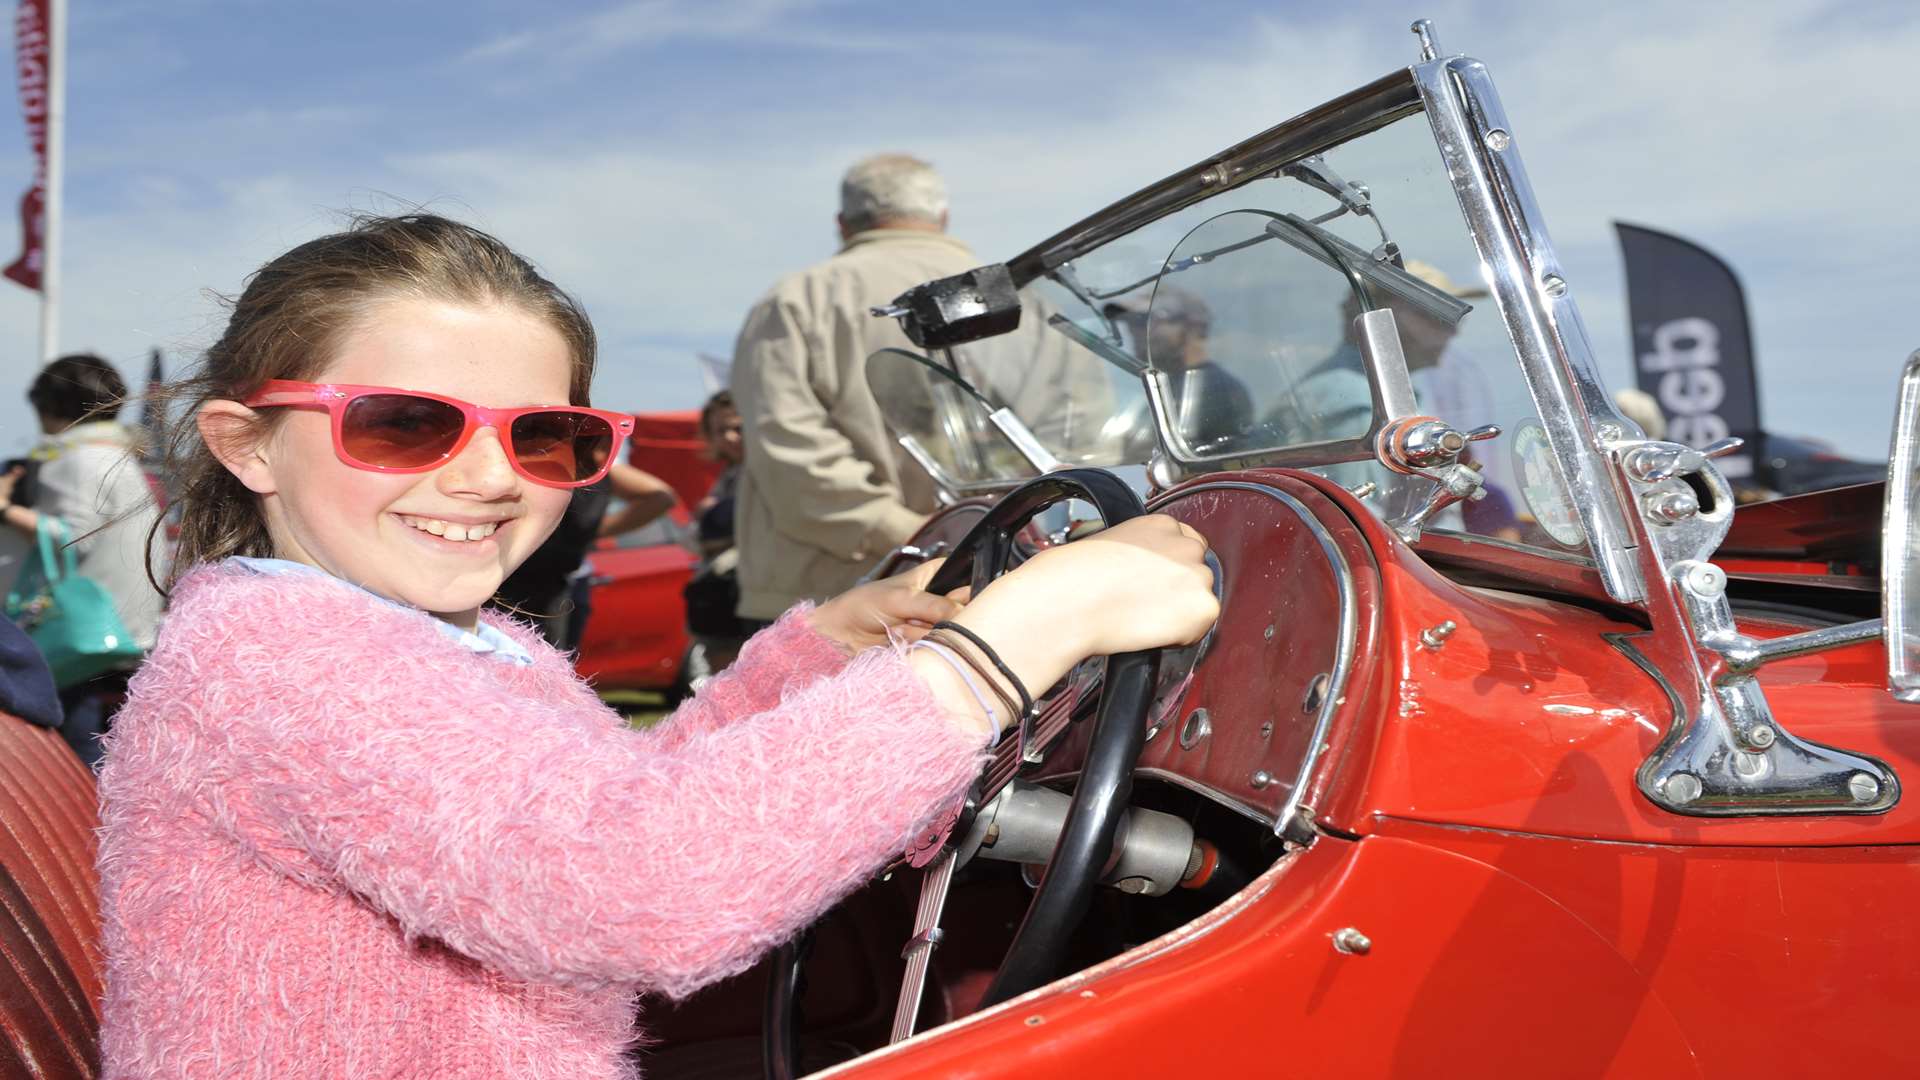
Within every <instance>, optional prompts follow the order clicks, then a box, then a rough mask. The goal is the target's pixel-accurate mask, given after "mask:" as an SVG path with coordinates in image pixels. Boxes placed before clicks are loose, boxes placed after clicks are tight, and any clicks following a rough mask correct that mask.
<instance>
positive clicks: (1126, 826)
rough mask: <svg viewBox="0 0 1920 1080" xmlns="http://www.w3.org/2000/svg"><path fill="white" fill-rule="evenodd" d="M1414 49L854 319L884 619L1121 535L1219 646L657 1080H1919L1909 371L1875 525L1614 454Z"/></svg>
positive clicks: (1500, 146)
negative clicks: (869, 395) (867, 353)
mask: <svg viewBox="0 0 1920 1080" xmlns="http://www.w3.org/2000/svg"><path fill="white" fill-rule="evenodd" d="M1417 29H1418V30H1419V31H1420V38H1421V53H1420V56H1419V58H1418V60H1417V61H1416V62H1415V63H1414V64H1413V65H1411V66H1410V67H1407V68H1404V69H1399V70H1395V71H1392V72H1390V73H1388V74H1387V75H1385V76H1384V77H1382V78H1381V79H1379V80H1377V81H1375V82H1372V83H1370V84H1368V85H1366V86H1362V87H1360V88H1358V89H1356V90H1354V91H1353V92H1351V93H1349V94H1346V95H1344V96H1342V97H1340V98H1337V99H1335V100H1333V101H1331V102H1327V103H1325V104H1323V105H1320V106H1318V107H1315V108H1312V109H1309V110H1307V111H1305V112H1303V113H1301V114H1300V115H1298V116H1296V117H1294V118H1292V119H1290V120H1287V121H1285V122H1283V123H1281V124H1279V125H1278V126H1275V127H1273V128H1271V129H1269V130H1267V131H1264V132H1261V133H1259V134H1257V135H1254V136H1253V137H1251V138H1249V139H1247V140H1246V141H1244V142H1241V143H1239V144H1237V145H1234V146H1231V147H1228V148H1226V149H1225V150H1223V151H1221V152H1220V153H1218V154H1216V155H1214V156H1212V157H1209V158H1208V159H1206V160H1204V161H1201V162H1199V163H1197V164H1195V165H1193V166H1192V167H1191V168H1188V169H1186V170H1183V171H1181V172H1179V173H1176V174H1175V175H1173V176H1170V177H1168V178H1166V179H1165V180H1162V181H1160V182H1158V183H1156V184H1153V185H1151V186H1148V187H1146V188H1144V189H1142V190H1141V191H1139V192H1137V193H1136V194H1134V195H1131V196H1129V197H1127V198H1125V199H1122V200H1121V201H1119V202H1118V203H1115V204H1114V205H1112V206H1110V207H1108V208H1106V209H1104V210H1101V211H1100V212H1098V213H1096V214H1094V215H1092V216H1091V217H1088V218H1087V219H1085V220H1083V221H1081V222H1079V223H1077V224H1074V225H1071V226H1069V227H1068V228H1066V229H1064V230H1062V231H1061V232H1059V233H1057V234H1055V235H1054V236H1052V237H1050V238H1047V239H1045V240H1042V241H1041V242H1039V243H1038V244H1036V245H1034V246H1033V247H1031V248H1029V249H1028V250H1026V251H1025V252H1023V253H1021V254H1020V255H1018V256H1016V257H1015V258H1013V259H1012V260H1010V261H1009V262H1007V263H1005V264H998V265H995V266H989V267H982V268H981V269H980V270H978V271H976V272H973V273H971V274H968V275H963V276H962V277H960V278H956V279H949V280H945V281H941V282H933V283H929V284H928V285H925V286H922V287H921V288H919V289H916V290H914V291H912V292H910V293H908V294H907V295H905V296H903V297H901V298H900V300H899V302H898V303H897V304H896V305H894V306H893V307H892V308H889V309H887V310H886V311H885V314H886V315H887V316H889V317H896V318H899V319H901V320H902V324H903V326H904V327H905V329H906V331H907V334H908V336H909V338H910V339H911V340H913V341H914V342H915V343H916V344H917V346H918V348H917V350H916V351H915V352H912V353H909V352H906V351H894V350H889V351H887V352H885V353H882V354H880V355H878V356H876V357H875V358H874V359H873V360H872V361H871V362H870V364H869V367H868V376H869V382H870V384H871V385H872V386H873V388H874V391H875V395H876V397H877V398H878V400H880V401H881V403H882V405H883V407H884V408H885V410H886V411H887V413H888V415H889V418H890V420H891V421H892V422H893V424H894V426H895V429H896V431H897V433H898V434H899V436H900V439H901V444H902V446H903V448H904V450H905V451H906V452H907V453H909V454H911V455H912V456H913V457H914V458H916V459H917V460H919V461H920V462H921V463H922V464H923V465H924V466H925V467H926V468H927V470H928V471H929V472H930V473H931V474H932V475H933V476H934V477H935V478H936V479H937V480H938V481H940V483H941V484H942V486H943V487H944V489H945V491H946V493H947V495H948V505H946V507H945V508H944V509H943V510H942V511H941V512H940V513H939V514H937V515H936V516H935V517H934V519H933V520H932V521H930V522H929V523H928V525H927V526H926V528H925V529H924V530H923V531H922V533H921V535H920V536H918V537H916V538H915V539H914V541H913V542H912V543H911V544H910V545H908V546H907V547H905V548H903V549H901V550H900V551H899V552H896V553H895V554H894V556H893V557H892V558H891V559H890V560H889V564H888V565H889V568H897V567H899V566H901V565H905V564H907V563H910V562H912V561H914V560H917V559H923V558H927V557H929V556H930V555H932V554H936V553H938V554H945V555H947V556H948V563H947V568H946V570H945V571H943V575H944V580H942V581H940V582H937V583H936V586H937V587H941V586H945V585H948V584H953V583H957V582H961V581H965V580H971V581H972V582H973V583H974V584H975V585H976V587H990V583H991V580H992V578H993V577H994V575H995V574H996V573H997V572H998V571H1000V570H1001V569H1003V568H1005V567H1006V566H1009V565H1011V564H1013V563H1014V562H1015V561H1017V560H1019V559H1021V558H1023V557H1025V556H1026V555H1028V554H1030V553H1031V552H1032V551H1033V550H1035V549H1036V548H1037V547H1040V546H1042V545H1047V544H1055V543H1071V542H1073V540H1074V539H1075V538H1076V537H1077V536H1079V535H1081V534H1083V533H1084V532H1085V531H1087V530H1088V529H1094V528H1099V527H1101V525H1102V524H1103V523H1111V522H1114V521H1117V520H1120V519H1123V518H1125V517H1128V516H1130V515H1133V514H1138V513H1141V512H1143V511H1145V510H1151V511H1157V512H1161V513H1167V514H1171V515H1174V516H1176V517H1178V518H1180V519H1182V520H1184V521H1187V522H1189V523H1191V524H1192V525H1194V526H1195V527H1196V528H1197V529H1199V530H1200V531H1201V532H1202V533H1203V534H1205V535H1206V536H1207V537H1208V538H1209V539H1210V541H1211V543H1212V546H1213V550H1214V552H1215V554H1216V558H1217V567H1216V570H1217V573H1216V581H1217V585H1218V588H1219V591H1220V595H1221V597H1222V601H1223V610H1222V615H1221V618H1220V621H1219V624H1218V625H1217V627H1216V628H1215V629H1214V630H1213V631H1212V632H1211V633H1210V635H1209V636H1208V637H1207V638H1206V639H1204V640H1203V641H1201V642H1200V643H1198V644H1196V645H1195V646H1193V647H1191V648H1188V649H1182V650H1172V651H1167V652H1164V653H1160V654H1138V655H1130V656H1116V657H1111V658H1105V659H1101V660H1096V661H1092V662H1089V663H1087V664H1084V665H1082V666H1081V667H1080V668H1079V669H1077V670H1076V671H1075V672H1073V673H1071V674H1070V675H1069V676H1068V677H1067V678H1066V679H1064V680H1062V682H1061V684H1060V685H1059V686H1057V687H1054V688H1052V689H1051V690H1050V691H1049V692H1048V694H1047V695H1046V696H1045V699H1044V701H1043V702H1042V703H1041V706H1040V707H1039V708H1038V709H1037V710H1036V715H1034V716H1032V717H1030V718H1029V722H1028V723H1027V724H1026V726H1025V728H1024V730H1023V731H1022V732H1021V733H1020V734H1019V735H1017V736H1016V737H1014V738H1009V739H1004V740H1002V742H1001V743H1000V744H999V749H998V750H997V751H996V757H995V758H994V760H993V762H992V764H991V766H990V767H989V768H988V770H987V772H986V773H985V775H984V776H983V777H982V778H981V781H980V783H979V784H978V785H977V788H976V791H975V793H974V796H973V797H972V798H971V799H970V800H969V801H968V804H967V805H966V806H964V807H956V808H955V813H954V815H953V816H952V818H951V820H950V821H949V822H947V823H945V824H944V825H943V826H942V827H939V828H935V829H933V830H930V831H929V833H928V834H927V835H926V836H925V837H923V838H921V841H920V842H919V843H917V844H915V845H914V849H913V850H911V851H907V852H902V853H901V855H900V858H899V860H898V863H897V864H896V865H895V866H894V867H892V868H891V870H890V872H889V873H887V874H885V875H884V876H883V877H882V878H881V879H880V880H877V881H876V882H874V883H873V884H872V885H871V886H870V887H869V888H867V889H865V890H862V891H861V892H859V893H857V894H855V895H854V896H853V897H852V898H851V899H850V900H849V901H848V902H847V903H846V904H845V905H843V906H842V908H841V909H840V910H838V911H837V912H835V913H833V914H832V915H830V916H829V917H828V918H826V919H825V920H823V921H822V922H821V923H820V924H819V925H818V926H816V927H815V928H814V929H813V930H812V931H811V932H810V933H809V934H808V935H807V936H806V937H805V938H804V939H802V940H801V941H798V942H795V943H794V944H793V945H791V946H789V947H787V948H785V949H783V950H781V952H780V953H779V954H777V955H776V956H775V957H774V958H772V959H771V960H770V961H769V962H768V963H767V964H765V965H763V966H762V968H761V969H759V970H758V971H756V972H751V973H748V974H747V975H744V976H742V977H740V978H737V979H734V980H730V981H728V982H727V983H724V984H721V985H719V986H716V987H714V988H712V989H710V990H709V991H707V992H705V993H703V994H701V995H699V996H696V997H695V998H693V999H691V1000H689V1001H687V1002H685V1003H682V1004H680V1005H678V1006H673V1005H668V1004H665V1003H661V1004H658V1005H655V1006H653V1007H651V1008H650V1009H649V1011H648V1015H647V1024H648V1028H649V1031H650V1032H651V1033H652V1034H653V1035H654V1036H655V1038H656V1041H655V1042H654V1043H653V1045H651V1046H650V1047H649V1048H648V1049H647V1050H646V1051H645V1052H644V1060H643V1063H642V1066H643V1068H644V1069H645V1071H646V1073H647V1075H648V1076H650V1077H655V1078H659V1077H675V1076H703V1077H713V1076H760V1075H767V1076H774V1077H783V1076H791V1075H796V1074H800V1073H805V1072H810V1071H813V1070H817V1069H824V1070H826V1071H825V1072H822V1073H820V1075H824V1076H832V1077H836V1078H848V1080H852V1078H879V1077H887V1078H893V1077H949V1076H952V1077H960V1076H964V1077H1002V1076H1004V1077H1015V1076H1019V1077H1026V1076H1034V1075H1060V1076H1103V1077H1104V1076H1139V1077H1148V1076H1152V1077H1166V1076H1191V1075H1205V1076H1215V1075H1219V1076H1260V1077H1268V1076H1303V1077H1305V1076H1329V1075H1331V1076H1341V1077H1431V1076H1445V1077H1451V1076H1459V1077H1507V1076H1528V1077H1532V1076H1553V1077H1560V1076H1582V1077H1585V1076H1593V1077H1601V1076H1605V1077H1630V1078H1639V1077H1649V1076H1653V1077H1662V1078H1668V1077H1736V1076H1737V1077H1742V1078H1749V1077H1782V1078H1785V1077H1801V1076H1835V1075H1839V1076H1876V1077H1878V1076H1908V1075H1914V1074H1915V1073H1917V1072H1920V1050H1917V1049H1916V1048H1915V1047H1914V1046H1913V1044H1910V1043H1908V1042H1907V1041H1906V1035H1907V1034H1908V1031H1907V1030H1906V1028H1907V1025H1908V1023H1910V1017H1911V1016H1912V1014H1913V1012H1914V1009H1915V1007H1916V1005H1920V922H1916V920H1915V919H1913V918H1912V917H1911V916H1912V913H1913V912H1914V911H1916V910H1920V809H1916V807H1915V806H1914V805H1913V804H1910V803H1907V802H1905V801H1904V800H1903V798H1902V781H1903V778H1910V777H1913V776H1915V775H1920V713H1916V712H1915V711H1914V709H1913V708H1912V707H1911V706H1910V705H1909V704H1907V702H1909V701H1914V700H1920V634H1916V632H1915V626H1916V621H1917V620H1920V610H1917V609H1916V599H1917V598H1920V545H1916V543H1915V537H1916V535H1920V534H1917V533H1916V523H1915V521H1914V518H1913V507H1914V501H1915V497H1916V493H1917V492H1920V474H1917V473H1916V448H1917V447H1920V355H1916V357H1915V358H1914V360H1913V361H1912V362H1911V363H1910V364H1909V367H1908V370H1907V373H1906V376H1905V378H1904V380H1903V382H1902V384H1901V389H1900V403H1901V404H1900V409H1901V411H1900V416H1899V418H1898V420H1897V421H1896V429H1895V430H1896V434H1895V445H1894V453H1893V455H1892V457H1893V460H1892V462H1891V464H1890V466H1889V469H1890V473H1889V475H1890V482H1889V483H1887V484H1885V485H1884V490H1882V489H1881V488H1880V487H1879V486H1873V487H1869V488H1867V489H1864V490H1862V489H1847V490H1842V491H1839V492H1834V493H1825V494H1817V495H1812V496H1804V497H1801V498H1799V499H1796V500H1792V501H1788V502H1783V503H1778V504H1772V505H1763V506H1759V507H1754V508H1747V509H1742V510H1740V511H1739V512H1738V513H1737V514H1736V512H1735V509H1734V500H1733V496H1732V491H1731V489H1730V488H1729V486H1728V484H1727V481H1726V479H1725V478H1724V477H1723V476H1722V475H1721V474H1720V472H1719V471H1718V469H1717V468H1716V466H1715V464H1714V460H1713V459H1714V457H1715V456H1716V455H1717V454H1720V453H1722V452H1724V451H1725V450H1727V449H1728V448H1727V447H1726V446H1725V445H1724V444H1716V445H1710V446H1704V447H1691V446H1685V445H1681V444H1677V443H1670V442H1663V441H1659V440H1652V439H1648V438H1645V437H1644V436H1643V434H1642V433H1641V432H1640V431H1638V430H1637V429H1636V428H1635V427H1634V426H1633V424H1632V423H1631V422H1630V421H1629V420H1627V419H1626V418H1625V417H1623V416H1621V415H1620V414H1619V413H1618V412H1617V410H1616V409H1615V407H1614V404H1613V401H1612V399H1611V398H1610V396H1609V395H1608V394H1607V392H1606V390H1605V388H1604V387H1603V385H1602V384H1601V383H1600V381H1599V379H1598V377H1597V375H1596V374H1595V364H1594V360H1593V356H1592V355H1591V350H1590V348H1589V346H1588V342H1587V338H1586V335H1585V333H1584V332H1583V331H1582V329H1581V324H1580V316H1579V312H1578V309H1577V307H1576V304H1575V300H1576V292H1577V290H1576V285H1577V283H1575V282H1571V281H1569V280H1568V279H1567V277H1566V275H1565V272H1564V271H1563V269H1562V268H1561V266H1560V264H1559V262H1558V261H1557V259H1556V257H1555V255H1554V249H1553V246H1552V244H1551V242H1550V241H1549V239H1548V237H1547V234H1546V232H1545V228H1544V224H1543V219H1542V216H1541V213H1540V210H1539V206H1538V204H1537V203H1536V202H1535V200H1534V196H1533V192H1532V189H1531V187H1530V186H1529V184H1528V181H1527V178H1526V174H1525V172H1524V170H1523V168H1522V166H1521V161H1520V150H1521V147H1522V145H1523V142H1524V132H1523V130H1522V129H1520V128H1518V127H1516V126H1515V125H1514V124H1513V123H1512V122H1511V121H1510V120H1509V118H1508V117H1507V115H1506V113H1505V112H1504V110H1503V109H1502V107H1501V104H1500V102H1499V99H1498V97H1497V96H1496V94H1495V92H1494V88H1493V84H1492V82H1491V80H1490V78H1489V76H1488V74H1487V71H1486V69H1485V67H1484V66H1482V65H1481V64H1480V63H1479V62H1477V61H1474V60H1472V59H1468V58H1466V57H1462V56H1448V55H1444V54H1443V53H1442V52H1441V50H1440V49H1439V48H1438V47H1437V45H1436V44H1435V43H1434V41H1433V39H1432V35H1431V32H1430V30H1429V29H1428V28H1427V27H1426V26H1425V25H1424V24H1420V25H1418V26H1417ZM1883 515H1884V524H1883V523H1882V522H1883ZM44 734H45V733H39V732H32V731H21V730H19V729H17V728H8V729H6V730H5V731H4V732H0V735H4V736H5V738H6V739H8V740H10V742H9V749H8V751H7V753H6V754H4V755H0V767H3V768H4V769H5V770H6V771H5V774H4V779H6V783H5V784H0V795H3V796H4V797H0V815H4V821H5V823H6V824H8V826H9V828H7V829H5V830H0V845H5V846H4V847H0V863H3V864H4V866H5V867H6V869H7V870H8V871H9V873H10V875H11V877H10V879H9V883H8V885H9V889H10V890H11V891H9V895H12V896H17V897H20V898H23V899H22V900H21V901H20V902H17V903H12V904H10V905H9V908H8V910H9V911H10V912H11V913H12V915H11V917H10V918H9V919H0V932H4V933H6V934H9V935H12V936H10V937H8V938H7V939H6V940H7V941H9V942H11V943H12V944H10V945H9V947H8V948H6V949H5V950H0V956H3V957H4V958H5V959H6V960H7V962H9V963H11V964H13V965H15V967H16V970H18V971H20V972H23V973H24V974H22V976H21V979H22V980H23V981H22V983H21V985H28V986H31V987H33V988H34V991H33V993H32V994H30V995H10V996H7V997H6V998H5V1002H6V1004H5V1008H6V1009H7V1010H8V1013H7V1016H8V1019H9V1021H10V1022H9V1024H8V1025H7V1028H6V1031H7V1038H8V1040H9V1041H8V1043H7V1044H6V1045H10V1046H12V1047H15V1048H25V1049H16V1054H17V1055H18V1056H17V1057H16V1060H23V1061H24V1060H29V1059H28V1058H27V1056H26V1055H27V1054H28V1053H29V1052H31V1053H33V1054H38V1055H42V1057H41V1058H38V1059H33V1060H48V1061H63V1060H69V1058H62V1057H61V1056H60V1055H63V1054H66V1055H70V1059H71V1060H79V1059H80V1057H81V1055H83V1054H84V1052H85V1050H86V1047H87V1046H88V1045H89V1044H88V1042H87V1040H88V1039H90V1037H91V1035H90V1032H89V1028H88V1024H89V1023H90V1022H91V1021H92V1018H93V1013H92V1008H93V1004H92V1003H93V1002H95V1001H97V999H98V998H97V995H98V989H99V981H98V975H97V966H95V965H96V962H97V950H94V949H93V946H92V945H91V944H90V942H91V940H92V939H91V937H90V935H91V934H92V933H94V932H95V931H94V929H93V927H94V923H93V921H92V920H93V912H92V910H91V908H90V907H89V904H90V903H91V895H92V894H91V883H90V880H89V878H88V867H89V865H90V864H89V863H88V862H87V861H86V858H85V852H86V846H87V844H88V843H89V839H88V835H89V834H88V833H87V832H86V823H87V821H88V815H89V814H90V812H91V811H90V803H89V798H90V793H89V791H88V790H87V789H86V787H85V777H84V774H83V773H80V772H78V770H77V766H75V765H74V764H73V762H72V760H71V758H70V757H66V756H63V755H64V748H63V747H59V746H58V745H57V740H52V743H51V744H50V743H49V738H45V737H41V736H43V735H44ZM22 912H24V913H25V914H24V915H23V914H22ZM43 915H44V917H42V916H43ZM34 920H38V921H34ZM49 957H50V958H51V959H47V958H49ZM35 965H38V966H37V967H36V966H35ZM76 1074H78V1073H77V1072H76Z"/></svg>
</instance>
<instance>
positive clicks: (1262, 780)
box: [1253, 769, 1273, 789]
mask: <svg viewBox="0 0 1920 1080" xmlns="http://www.w3.org/2000/svg"><path fill="white" fill-rule="evenodd" d="M1271 783H1273V774H1272V773H1270V772H1268V771H1267V770H1265V769H1261V770H1260V771H1259V772H1256V773H1254V774H1253V786H1254V787H1255V788H1256V789H1258V788H1263V787H1266V786H1267V785H1268V784H1271Z"/></svg>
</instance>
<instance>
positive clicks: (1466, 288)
mask: <svg viewBox="0 0 1920 1080" xmlns="http://www.w3.org/2000/svg"><path fill="white" fill-rule="evenodd" d="M1406 267H1407V273H1409V274H1412V275H1413V276H1414V277H1417V278H1419V279H1420V280H1421V281H1424V282H1426V283H1427V284H1429V285H1431V286H1433V287H1434V288H1436V289H1439V290H1440V291H1441V292H1443V293H1446V294H1447V295H1448V296H1451V297H1453V298H1455V299H1456V300H1481V299H1485V298H1486V297H1489V296H1492V295H1493V294H1492V293H1490V292H1488V291H1487V287H1486V286H1485V285H1462V284H1460V283H1459V282H1457V281H1455V280H1453V279H1452V278H1450V277H1448V276H1447V272H1446V271H1445V270H1442V269H1440V268H1439V267H1437V266H1435V265H1433V264H1432V263H1430V262H1422V261H1421V260H1419V259H1408V260H1407V262H1406Z"/></svg>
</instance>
